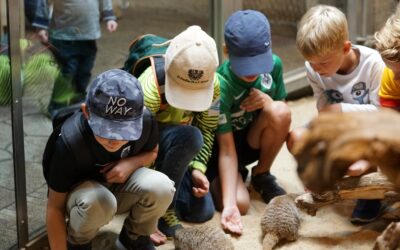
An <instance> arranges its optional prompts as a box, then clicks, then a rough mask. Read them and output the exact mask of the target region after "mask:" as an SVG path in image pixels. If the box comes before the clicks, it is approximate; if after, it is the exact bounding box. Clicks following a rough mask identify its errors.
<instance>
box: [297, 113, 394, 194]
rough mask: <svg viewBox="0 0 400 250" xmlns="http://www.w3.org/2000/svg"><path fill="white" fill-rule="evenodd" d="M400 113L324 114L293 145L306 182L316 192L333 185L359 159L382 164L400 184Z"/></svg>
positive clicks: (386, 173) (391, 177)
mask: <svg viewBox="0 0 400 250" xmlns="http://www.w3.org/2000/svg"><path fill="white" fill-rule="evenodd" d="M399 124H400V114H399V112H396V111H393V110H388V109H387V110H384V109H383V110H380V111H378V112H359V113H357V112H349V113H321V114H320V115H319V116H318V118H316V119H314V120H313V121H312V122H311V123H310V126H309V131H308V132H307V133H306V134H305V135H304V136H303V137H302V138H301V139H300V140H299V142H298V143H296V144H295V145H294V148H293V154H294V156H295V158H296V160H297V163H298V168H297V169H298V173H299V177H300V179H301V180H302V182H303V184H304V185H305V186H306V187H307V188H308V189H310V190H311V191H313V192H322V191H325V190H330V189H332V188H333V186H334V184H335V183H336V182H337V181H338V180H340V179H341V178H342V177H343V176H344V175H345V174H346V171H347V169H348V167H349V166H350V165H351V164H352V163H354V162H356V161H357V160H360V159H364V160H368V161H369V162H370V163H371V164H372V165H376V166H379V168H380V169H381V170H382V172H383V173H384V174H385V175H387V176H388V178H389V180H390V181H392V182H393V183H394V184H397V185H398V186H400V126H399Z"/></svg>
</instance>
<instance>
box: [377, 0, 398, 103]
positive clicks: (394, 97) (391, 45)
mask: <svg viewBox="0 0 400 250" xmlns="http://www.w3.org/2000/svg"><path fill="white" fill-rule="evenodd" d="M399 35H400V9H399V7H397V11H396V13H395V14H393V15H392V16H391V17H389V19H388V20H387V21H386V23H385V25H384V26H383V27H382V29H381V30H380V31H378V32H376V33H375V46H376V49H377V50H378V51H379V53H380V54H381V57H382V59H383V61H384V62H385V64H386V67H385V69H384V71H383V75H382V81H381V87H380V89H379V101H380V104H381V106H382V107H387V108H393V109H396V110H400V50H399V49H398V48H399V45H400V41H399V39H398V37H399Z"/></svg>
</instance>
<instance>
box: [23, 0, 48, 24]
mask: <svg viewBox="0 0 400 250" xmlns="http://www.w3.org/2000/svg"><path fill="white" fill-rule="evenodd" d="M26 2H29V6H27V7H28V8H32V7H33V8H34V10H33V17H32V26H33V27H36V28H40V29H48V27H49V22H50V13H49V5H48V2H47V0H31V1H26ZM30 11H32V10H30Z"/></svg>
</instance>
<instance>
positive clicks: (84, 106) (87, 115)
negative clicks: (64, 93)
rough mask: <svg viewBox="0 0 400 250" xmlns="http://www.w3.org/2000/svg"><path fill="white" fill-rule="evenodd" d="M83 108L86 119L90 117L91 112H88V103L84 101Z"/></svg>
mask: <svg viewBox="0 0 400 250" xmlns="http://www.w3.org/2000/svg"><path fill="white" fill-rule="evenodd" d="M81 110H82V113H83V116H84V117H85V118H86V119H89V112H88V109H87V106H86V103H82V104H81Z"/></svg>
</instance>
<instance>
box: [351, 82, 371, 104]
mask: <svg viewBox="0 0 400 250" xmlns="http://www.w3.org/2000/svg"><path fill="white" fill-rule="evenodd" d="M351 96H352V97H353V100H355V101H357V102H358V103H359V104H368V103H369V89H367V85H366V84H365V82H358V83H356V84H354V85H353V87H352V88H351Z"/></svg>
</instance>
